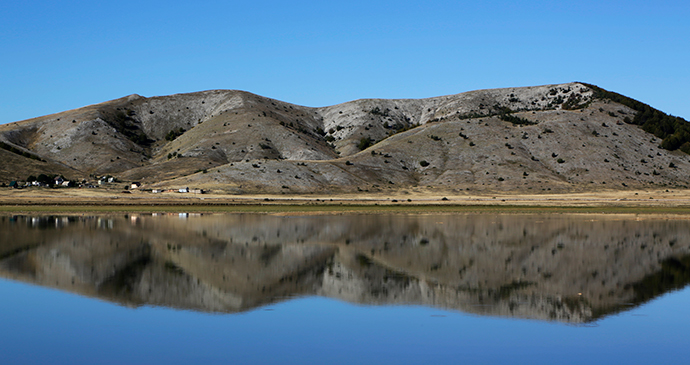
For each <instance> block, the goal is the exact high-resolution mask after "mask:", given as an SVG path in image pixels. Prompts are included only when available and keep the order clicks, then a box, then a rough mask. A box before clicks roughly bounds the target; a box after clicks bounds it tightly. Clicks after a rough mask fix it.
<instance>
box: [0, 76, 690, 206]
mask: <svg viewBox="0 0 690 365" xmlns="http://www.w3.org/2000/svg"><path fill="white" fill-rule="evenodd" d="M688 152H690V127H689V126H688V123H687V122H686V121H685V120H684V119H682V118H679V117H673V116H669V115H667V114H665V113H663V112H660V111H658V110H656V109H654V108H652V107H650V106H648V105H646V104H644V103H641V102H639V101H636V100H633V99H630V98H628V97H625V96H622V95H620V94H616V93H613V92H610V91H607V90H604V89H602V88H599V87H597V86H595V85H590V84H586V83H579V82H573V83H566V84H557V85H545V86H535V87H520V88H504V89H491V90H479V91H471V92H465V93H461V94H456V95H449V96H441V97H434V98H427V99H362V100H355V101H351V102H346V103H343V104H338V105H334V106H328V107H320V108H312V107H305V106H299V105H295V104H290V103H286V102H282V101H278V100H274V99H270V98H266V97H262V96H258V95H255V94H251V93H248V92H244V91H236V90H212V91H203V92H196V93H189V94H176V95H170V96H161V97H150V98H147V97H142V96H139V95H130V96H127V97H123V98H120V99H116V100H112V101H108V102H104V103H101V104H96V105H91V106H86V107H83V108H79V109H74V110H69V111H64V112H61V113H57V114H51V115H47V116H43V117H38V118H33V119H28V120H24V121H19V122H14V123H8V124H4V125H0V159H1V160H2V161H3V163H2V165H1V166H0V182H5V183H9V182H10V181H11V180H19V181H25V180H26V179H28V176H29V175H34V176H35V175H38V174H46V175H62V176H64V177H65V178H66V179H70V180H94V179H96V178H99V177H101V176H113V177H115V178H116V179H117V181H119V182H131V181H138V182H141V183H142V188H144V189H145V188H178V187H186V186H189V187H196V188H203V189H206V190H211V191H213V192H218V193H232V194H237V193H251V192H268V193H311V192H345V193H347V192H353V193H356V192H361V191H366V192H386V191H405V190H416V189H433V190H438V191H449V192H456V193H460V192H467V191H474V192H477V191H480V192H481V191H487V192H488V191H521V192H535V193H536V192H542V191H549V192H573V191H591V190H599V189H602V188H604V189H628V188H636V189H639V188H642V189H644V188H652V187H676V188H686V187H687V180H688V177H690V176H689V174H688V172H689V171H690V156H688V154H687V153H688ZM114 187H116V188H121V187H122V186H121V184H120V185H117V184H115V186H114Z"/></svg>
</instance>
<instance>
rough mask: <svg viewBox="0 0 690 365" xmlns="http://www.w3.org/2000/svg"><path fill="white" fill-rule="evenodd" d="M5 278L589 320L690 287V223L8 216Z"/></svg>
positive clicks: (2, 245) (244, 298) (226, 306)
mask: <svg viewBox="0 0 690 365" xmlns="http://www.w3.org/2000/svg"><path fill="white" fill-rule="evenodd" d="M0 276H2V277H5V278H8V279H13V280H20V281H24V282H28V283H34V284H38V285H42V286H47V287H53V288H57V289H60V290H64V291H68V292H74V293H79V294H82V295H86V296H90V297H96V298H102V299H106V300H109V301H112V302H116V303H119V304H122V305H126V306H133V307H136V306H141V305H156V306H167V307H173V308H180V309H193V310H198V311H204V312H227V313H233V312H240V311H246V310H251V309H253V308H256V307H259V306H262V305H266V304H269V303H273V302H277V301H281V300H286V299H287V298H290V297H295V296H309V295H318V296H324V297H329V298H335V299H340V300H344V301H348V302H352V303H358V304H369V305H390V304H395V305H424V306H431V307H439V308H445V309H451V310H459V311H463V312H467V313H474V314H480V315H491V316H508V317H517V318H531V319H540V320H549V321H561V322H569V323H586V322H591V321H594V320H597V319H598V318H601V317H603V316H606V315H609V314H613V313H617V312H620V311H623V310H628V309H631V308H633V307H635V306H637V305H640V304H642V303H645V302H647V301H649V300H651V299H653V298H656V297H658V296H659V295H662V294H664V293H666V292H668V291H671V290H676V289H680V288H683V287H684V286H686V285H687V284H688V283H689V282H690V221H688V220H686V219H684V218H666V217H653V216H645V217H640V216H635V215H550V216H549V215H517V214H511V215H490V214H481V215H472V214H466V215H401V214H399V215H384V214H373V215H364V214H361V215H358V214H352V215H315V216H311V215H310V216H305V215H295V216H278V215H259V214H217V215H203V216H200V215H197V216H193V215H187V214H180V215H178V214H175V215H158V216H152V215H125V216H92V217H83V216H80V217H76V216H64V217H63V216H61V217H55V216H52V217H46V216H44V217H28V216H14V217H10V216H5V217H0Z"/></svg>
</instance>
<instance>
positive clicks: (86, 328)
mask: <svg viewBox="0 0 690 365" xmlns="http://www.w3.org/2000/svg"><path fill="white" fill-rule="evenodd" d="M0 297H2V298H3V299H2V301H1V302H0V350H1V351H0V352H1V353H2V358H3V360H2V361H3V363H22V364H29V363H64V364H66V363H101V364H109V363H173V364H177V363H191V362H195V363H198V362H203V363H398V364H399V363H411V364H414V363H416V364H419V363H461V362H470V363H503V362H510V363H530V364H534V363H556V362H558V363H647V364H649V363H675V364H684V363H687V359H688V358H689V357H688V356H690V340H689V339H688V329H689V328H690V290H688V289H685V290H683V291H679V292H674V293H669V294H666V295H664V296H663V297H661V298H658V299H656V300H654V301H652V302H650V303H648V304H645V305H643V306H641V307H638V308H635V309H632V310H630V311H628V312H624V313H621V314H618V315H615V316H612V317H608V318H605V319H603V320H600V321H597V322H596V323H593V324H589V325H588V326H573V325H565V324H559V323H548V322H539V321H534V320H518V319H503V318H494V317H481V316H474V315H466V314H462V313H458V312H452V311H443V310H438V309H429V308H422V307H405V306H383V307H374V306H360V305H352V304H347V303H343V302H340V301H337V300H330V299H324V298H318V297H310V298H300V299H294V300H290V301H286V302H282V303H279V304H275V305H269V306H267V307H263V308H259V309H256V310H253V311H250V312H247V313H241V314H220V315H219V314H203V313H197V312H193V311H184V310H172V309H166V308H156V307H143V308H138V309H130V308H126V307H121V306H117V305H113V304H110V303H107V302H103V301H99V300H94V299H89V298H85V297H81V296H78V295H74V294H69V293H63V292H60V291H57V290H51V289H45V288H41V287H36V286H32V285H27V284H22V283H16V282H12V281H8V280H2V281H0Z"/></svg>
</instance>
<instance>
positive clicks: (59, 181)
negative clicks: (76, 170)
mask: <svg viewBox="0 0 690 365" xmlns="http://www.w3.org/2000/svg"><path fill="white" fill-rule="evenodd" d="M85 183H86V182H85V181H84V182H82V183H77V182H74V181H70V180H65V179H64V178H62V177H60V176H58V177H55V178H54V179H53V180H52V181H50V182H45V181H37V180H33V181H10V185H9V187H10V188H15V189H21V188H29V187H49V186H63V187H75V186H79V187H82V184H85Z"/></svg>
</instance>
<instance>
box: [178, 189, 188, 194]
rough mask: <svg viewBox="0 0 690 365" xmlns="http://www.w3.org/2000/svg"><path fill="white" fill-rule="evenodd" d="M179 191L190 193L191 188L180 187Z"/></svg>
mask: <svg viewBox="0 0 690 365" xmlns="http://www.w3.org/2000/svg"><path fill="white" fill-rule="evenodd" d="M178 191H179V192H180V193H189V188H180V190H178Z"/></svg>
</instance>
